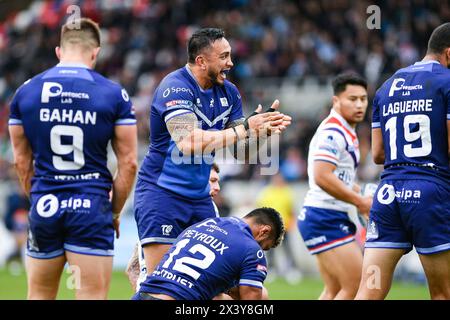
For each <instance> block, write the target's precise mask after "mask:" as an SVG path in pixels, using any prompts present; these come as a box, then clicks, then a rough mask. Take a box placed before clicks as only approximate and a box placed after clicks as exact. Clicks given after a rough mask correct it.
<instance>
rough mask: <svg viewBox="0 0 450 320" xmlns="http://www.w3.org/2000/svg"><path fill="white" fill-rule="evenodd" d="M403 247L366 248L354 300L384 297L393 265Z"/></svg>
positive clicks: (401, 253) (403, 251)
mask: <svg viewBox="0 0 450 320" xmlns="http://www.w3.org/2000/svg"><path fill="white" fill-rule="evenodd" d="M406 251H407V250H405V249H390V248H366V249H365V250H364V259H363V267H362V275H361V283H360V284H359V289H358V293H357V294H356V297H355V299H356V300H369V299H370V300H381V299H384V298H385V297H386V296H387V294H388V292H389V289H390V288H391V284H392V276H393V274H394V270H395V266H396V265H397V263H398V261H399V260H400V258H401V257H402V256H403V255H404V254H405V252H406Z"/></svg>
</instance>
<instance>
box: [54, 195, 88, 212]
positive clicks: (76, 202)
mask: <svg viewBox="0 0 450 320" xmlns="http://www.w3.org/2000/svg"><path fill="white" fill-rule="evenodd" d="M80 208H83V209H89V208H91V200H89V199H81V198H72V197H70V198H69V199H66V200H62V201H61V209H73V210H77V209H80Z"/></svg>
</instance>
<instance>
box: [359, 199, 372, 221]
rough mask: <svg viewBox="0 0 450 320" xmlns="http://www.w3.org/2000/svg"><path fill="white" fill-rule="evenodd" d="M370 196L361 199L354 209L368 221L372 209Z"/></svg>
mask: <svg viewBox="0 0 450 320" xmlns="http://www.w3.org/2000/svg"><path fill="white" fill-rule="evenodd" d="M372 200H373V198H372V197H371V196H366V197H361V199H360V201H359V202H358V203H357V204H356V208H357V209H358V213H359V214H361V215H363V216H364V217H365V218H366V219H369V212H370V208H371V207H372Z"/></svg>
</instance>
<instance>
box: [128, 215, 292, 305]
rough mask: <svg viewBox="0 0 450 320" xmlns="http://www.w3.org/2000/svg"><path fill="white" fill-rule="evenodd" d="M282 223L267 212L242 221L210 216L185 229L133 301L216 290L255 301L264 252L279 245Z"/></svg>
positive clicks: (204, 295) (204, 296) (201, 296)
mask: <svg viewBox="0 0 450 320" xmlns="http://www.w3.org/2000/svg"><path fill="white" fill-rule="evenodd" d="M283 236H284V225H283V222H282V220H281V218H280V215H279V213H278V212H277V211H276V210H274V209H272V208H259V209H255V210H253V211H251V212H250V213H249V214H247V215H246V216H245V217H244V218H242V219H239V218H236V217H227V218H214V219H213V218H211V219H207V220H204V221H202V222H200V223H198V224H195V225H193V226H192V227H189V228H187V229H186V230H185V231H183V233H182V234H181V235H180V236H179V237H178V238H177V240H176V242H175V244H174V245H173V246H172V247H171V248H170V250H169V251H168V252H167V253H166V255H165V256H164V258H163V259H162V261H161V262H160V264H159V265H158V266H157V267H156V269H155V271H154V272H153V273H152V274H151V275H149V276H148V277H147V279H146V280H145V281H144V282H143V283H142V284H141V287H140V289H139V292H138V293H136V294H135V295H134V296H133V300H157V299H161V300H209V299H212V298H214V297H215V296H217V295H218V294H219V293H221V292H228V293H229V294H230V295H231V296H232V297H233V298H234V299H240V300H249V299H252V300H260V299H262V298H263V281H264V280H265V278H266V275H267V267H266V259H265V256H264V252H263V250H269V249H271V248H274V247H276V246H277V245H279V244H280V242H281V241H282V239H283Z"/></svg>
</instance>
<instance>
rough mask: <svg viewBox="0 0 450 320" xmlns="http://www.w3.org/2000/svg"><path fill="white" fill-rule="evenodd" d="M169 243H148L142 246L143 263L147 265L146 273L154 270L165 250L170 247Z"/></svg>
mask: <svg viewBox="0 0 450 320" xmlns="http://www.w3.org/2000/svg"><path fill="white" fill-rule="evenodd" d="M170 247H171V245H170V244H161V243H149V244H146V245H144V246H143V247H142V249H143V251H144V259H145V265H146V266H147V274H151V273H152V272H153V270H155V268H156V266H157V265H158V263H159V262H160V261H161V259H162V258H163V256H164V255H165V254H166V252H167V251H168V250H169V249H170Z"/></svg>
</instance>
